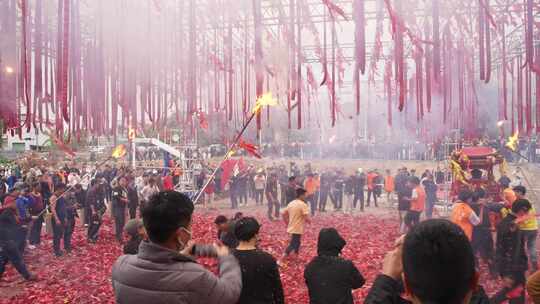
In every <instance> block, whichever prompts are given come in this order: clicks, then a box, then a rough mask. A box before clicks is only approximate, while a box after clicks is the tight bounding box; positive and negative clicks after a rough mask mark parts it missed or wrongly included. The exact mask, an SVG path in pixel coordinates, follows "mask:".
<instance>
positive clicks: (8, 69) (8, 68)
mask: <svg viewBox="0 0 540 304" xmlns="http://www.w3.org/2000/svg"><path fill="white" fill-rule="evenodd" d="M6 73H8V74H11V73H13V68H12V67H10V66H7V67H6Z"/></svg>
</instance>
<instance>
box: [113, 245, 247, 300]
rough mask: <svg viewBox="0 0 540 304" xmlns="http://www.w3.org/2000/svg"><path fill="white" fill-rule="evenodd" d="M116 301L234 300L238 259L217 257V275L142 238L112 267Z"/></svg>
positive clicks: (238, 278)
mask: <svg viewBox="0 0 540 304" xmlns="http://www.w3.org/2000/svg"><path fill="white" fill-rule="evenodd" d="M112 284H113V289H114V295H115V298H116V303H129V304H138V303H140V304H146V303H161V304H166V303H175V304H210V303H212V304H235V303H236V302H237V300H238V298H239V296H240V291H241V289H242V277H241V272H240V267H239V266H238V261H237V260H236V258H235V257H234V256H233V255H227V256H223V257H220V258H219V277H217V276H216V275H214V274H213V273H212V272H210V271H209V270H206V269H205V268H204V267H203V266H201V265H199V264H197V262H195V261H194V260H192V259H191V258H190V257H187V256H184V255H181V254H179V253H178V252H176V251H173V250H170V249H168V248H165V247H162V246H159V245H158V244H155V243H152V242H149V241H143V242H142V243H141V244H140V246H139V253H138V254H137V255H123V256H121V257H119V258H118V260H117V261H116V263H115V264H114V265H113V269H112Z"/></svg>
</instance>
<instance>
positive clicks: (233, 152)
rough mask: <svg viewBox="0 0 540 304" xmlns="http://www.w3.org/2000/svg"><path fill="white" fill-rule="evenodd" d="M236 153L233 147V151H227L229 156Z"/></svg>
mask: <svg viewBox="0 0 540 304" xmlns="http://www.w3.org/2000/svg"><path fill="white" fill-rule="evenodd" d="M235 153H236V151H235V150H234V149H233V150H231V151H229V153H227V158H231V157H233V155H234V154H235Z"/></svg>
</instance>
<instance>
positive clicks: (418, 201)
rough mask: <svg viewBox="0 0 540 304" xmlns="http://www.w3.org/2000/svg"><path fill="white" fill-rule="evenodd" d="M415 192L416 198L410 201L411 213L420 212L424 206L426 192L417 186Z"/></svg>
mask: <svg viewBox="0 0 540 304" xmlns="http://www.w3.org/2000/svg"><path fill="white" fill-rule="evenodd" d="M415 190H416V193H417V194H418V197H417V198H414V199H413V200H411V211H417V212H422V211H424V208H425V206H426V192H425V191H424V188H422V186H417V187H416V188H415Z"/></svg>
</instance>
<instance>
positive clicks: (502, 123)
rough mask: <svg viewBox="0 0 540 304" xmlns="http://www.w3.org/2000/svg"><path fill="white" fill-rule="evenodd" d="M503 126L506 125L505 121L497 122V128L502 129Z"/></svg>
mask: <svg viewBox="0 0 540 304" xmlns="http://www.w3.org/2000/svg"><path fill="white" fill-rule="evenodd" d="M503 125H504V120H499V121H498V122H497V127H499V128H500V127H502V126H503Z"/></svg>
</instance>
